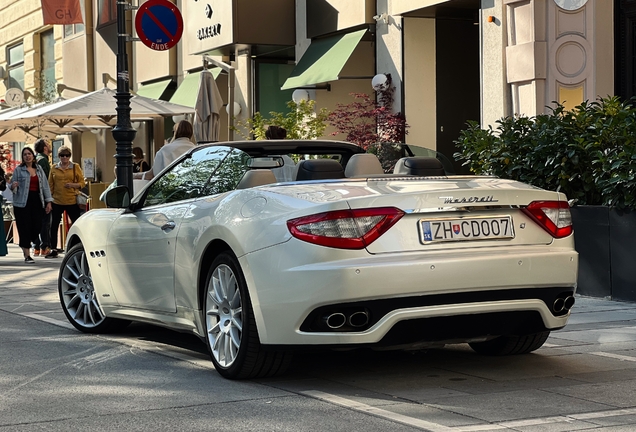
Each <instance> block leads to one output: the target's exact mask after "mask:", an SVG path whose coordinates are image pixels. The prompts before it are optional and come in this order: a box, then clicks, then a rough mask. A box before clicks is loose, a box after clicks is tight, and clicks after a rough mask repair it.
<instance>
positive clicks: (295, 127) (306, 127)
mask: <svg viewBox="0 0 636 432" xmlns="http://www.w3.org/2000/svg"><path fill="white" fill-rule="evenodd" d="M287 106H288V107H289V111H288V112H287V113H281V112H276V111H271V112H270V113H269V115H270V118H265V117H263V115H262V114H261V113H260V112H257V113H256V114H254V117H252V118H251V119H247V120H245V121H239V122H237V124H236V127H235V128H234V130H235V131H236V132H238V134H239V135H241V136H242V137H243V138H245V139H255V140H264V139H265V131H266V130H267V127H268V126H280V127H283V128H285V130H286V131H287V139H316V138H319V137H321V136H322V134H323V133H324V131H325V129H326V127H327V124H326V120H327V116H328V115H329V112H328V111H327V110H326V109H325V108H322V109H320V110H319V111H318V112H314V109H315V106H316V101H313V100H307V101H300V103H298V104H297V103H296V102H294V101H289V102H287Z"/></svg>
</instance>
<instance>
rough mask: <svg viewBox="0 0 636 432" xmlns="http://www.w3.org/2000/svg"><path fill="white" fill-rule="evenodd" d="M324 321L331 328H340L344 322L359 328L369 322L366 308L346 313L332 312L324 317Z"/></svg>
mask: <svg viewBox="0 0 636 432" xmlns="http://www.w3.org/2000/svg"><path fill="white" fill-rule="evenodd" d="M324 322H325V324H327V327H329V328H330V329H332V330H337V329H339V328H342V327H344V325H345V324H349V325H350V326H351V327H354V328H360V327H364V326H366V325H367V324H368V323H369V313H368V312H367V311H366V310H359V311H355V312H352V313H348V314H347V315H345V314H344V313H342V312H334V313H331V314H329V315H327V316H326V317H324Z"/></svg>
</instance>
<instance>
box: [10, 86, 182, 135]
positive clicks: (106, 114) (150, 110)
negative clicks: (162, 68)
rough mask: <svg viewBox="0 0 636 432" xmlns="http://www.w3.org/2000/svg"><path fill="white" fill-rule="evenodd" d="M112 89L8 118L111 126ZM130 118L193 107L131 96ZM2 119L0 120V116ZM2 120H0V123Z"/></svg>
mask: <svg viewBox="0 0 636 432" xmlns="http://www.w3.org/2000/svg"><path fill="white" fill-rule="evenodd" d="M116 107H117V100H116V99H115V91H114V90H111V89H109V88H103V89H101V90H96V91H94V92H90V93H86V94H83V95H80V96H77V97H74V98H72V99H65V100H62V101H59V102H55V103H52V104H48V105H45V106H42V107H39V108H36V109H33V110H28V111H26V112H22V113H20V114H17V115H13V116H12V117H11V121H16V122H17V121H19V120H22V121H28V120H32V119H35V118H39V119H44V120H46V121H47V122H50V123H51V124H54V125H56V126H58V127H67V126H86V127H90V126H92V125H102V126H103V125H110V126H112V125H113V124H114V120H115V119H116V117H117V111H116ZM130 108H131V112H130V118H131V120H142V119H152V118H156V117H164V116H173V115H181V114H192V113H194V109H193V108H190V107H187V106H183V105H177V104H173V103H170V102H165V101H162V100H157V99H151V98H147V97H143V96H138V95H135V96H132V98H131V99H130ZM0 120H1V119H0ZM1 125H2V122H1V121H0V126H1Z"/></svg>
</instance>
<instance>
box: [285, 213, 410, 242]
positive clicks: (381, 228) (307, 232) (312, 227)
mask: <svg viewBox="0 0 636 432" xmlns="http://www.w3.org/2000/svg"><path fill="white" fill-rule="evenodd" d="M402 216H404V212H403V211H402V210H399V209H396V208H394V207H381V208H373V209H357V210H338V211H332V212H326V213H319V214H315V215H311V216H303V217H301V218H298V219H292V220H289V221H287V227H288V228H289V232H291V234H292V235H293V236H294V237H296V238H297V239H299V240H303V241H306V242H308V243H313V244H317V245H320V246H327V247H332V248H338V249H364V248H365V247H367V246H368V245H370V244H371V243H373V242H374V241H375V240H376V239H378V237H380V236H381V235H382V234H384V233H385V232H387V230H388V229H389V228H391V227H392V226H393V225H394V224H395V223H396V222H397V221H399V220H400V218H401V217H402Z"/></svg>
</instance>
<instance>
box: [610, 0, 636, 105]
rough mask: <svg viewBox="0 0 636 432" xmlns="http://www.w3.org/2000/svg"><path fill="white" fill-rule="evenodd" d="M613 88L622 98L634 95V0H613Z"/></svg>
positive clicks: (635, 18)
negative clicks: (614, 21) (614, 45)
mask: <svg viewBox="0 0 636 432" xmlns="http://www.w3.org/2000/svg"><path fill="white" fill-rule="evenodd" d="M614 16H615V17H616V18H615V19H616V23H615V26H614V29H615V32H616V33H615V38H614V40H615V41H616V42H615V44H616V47H615V56H616V59H615V62H616V64H615V67H614V70H615V80H614V84H615V89H614V92H615V94H616V95H617V96H620V97H621V98H622V99H623V100H627V99H629V98H631V97H634V96H636V0H615V1H614Z"/></svg>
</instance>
